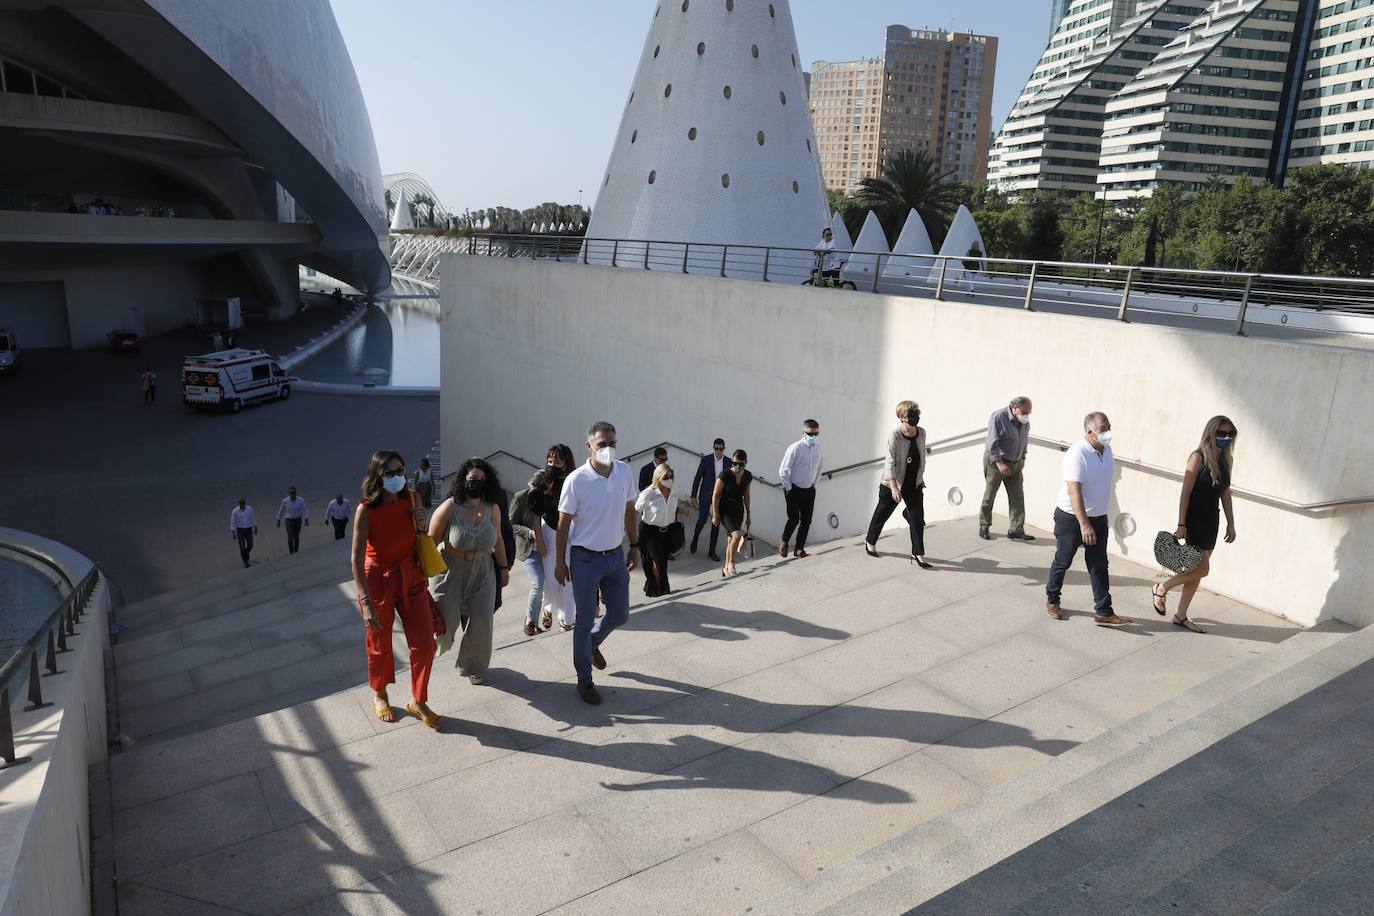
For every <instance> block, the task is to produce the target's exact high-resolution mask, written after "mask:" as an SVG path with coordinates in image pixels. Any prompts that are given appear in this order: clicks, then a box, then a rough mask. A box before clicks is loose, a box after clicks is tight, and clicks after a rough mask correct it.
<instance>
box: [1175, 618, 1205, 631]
mask: <svg viewBox="0 0 1374 916" xmlns="http://www.w3.org/2000/svg"><path fill="white" fill-rule="evenodd" d="M1169 622H1170V623H1172V624H1173V625H1174V626H1176V627H1183V629H1185V630H1189V631H1191V632H1193V633H1206V632H1207V631H1206V630H1204V629H1203V628H1202V627H1200V626H1198V625H1197V624H1195V623H1193V621H1192V620H1191V619H1190V618H1188V617H1184V618H1183V619H1182V620H1179V619H1178V618H1177V617H1173V618H1171V619H1170V621H1169Z"/></svg>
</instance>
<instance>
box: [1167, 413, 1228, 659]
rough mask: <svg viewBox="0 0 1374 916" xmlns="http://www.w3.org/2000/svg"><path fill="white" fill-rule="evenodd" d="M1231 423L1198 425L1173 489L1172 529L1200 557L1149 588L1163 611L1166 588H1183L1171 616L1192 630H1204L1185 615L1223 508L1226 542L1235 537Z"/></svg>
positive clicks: (1203, 574)
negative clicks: (1194, 445) (1198, 439)
mask: <svg viewBox="0 0 1374 916" xmlns="http://www.w3.org/2000/svg"><path fill="white" fill-rule="evenodd" d="M1235 443H1236V424H1234V423H1232V422H1231V418H1230V417H1221V416H1217V417H1213V418H1212V419H1210V420H1208V421H1207V425H1206V426H1204V427H1203V429H1202V441H1201V442H1200V443H1198V447H1197V449H1196V450H1195V451H1194V452H1193V453H1192V454H1191V455H1189V456H1188V464H1187V466H1186V467H1185V468H1184V471H1183V489H1182V490H1181V491H1180V493H1179V495H1178V518H1179V523H1178V529H1177V530H1176V531H1174V537H1175V538H1177V539H1179V540H1181V541H1183V542H1184V543H1186V544H1188V545H1190V546H1192V547H1196V548H1197V549H1198V550H1201V551H1202V562H1201V563H1199V564H1198V567H1197V569H1195V570H1193V571H1192V572H1186V573H1179V574H1178V575H1176V576H1171V577H1169V578H1168V579H1166V580H1164V582H1162V583H1160V584H1159V585H1156V586H1153V587H1152V588H1151V589H1150V592H1151V594H1152V595H1153V596H1154V602H1153V603H1154V607H1155V613H1157V614H1159V615H1161V616H1163V615H1164V614H1167V613H1168V612H1169V601H1168V595H1169V592H1170V591H1172V590H1173V589H1176V588H1182V589H1183V596H1182V597H1181V598H1179V600H1178V612H1177V613H1175V614H1174V616H1173V623H1174V625H1175V626H1180V627H1184V628H1185V629H1189V630H1192V631H1193V632H1194V633H1205V632H1206V631H1205V630H1203V629H1202V627H1200V626H1198V625H1197V624H1196V623H1194V622H1193V621H1192V620H1191V619H1190V618H1189V617H1188V607H1189V605H1191V604H1192V603H1193V596H1194V595H1196V594H1197V590H1198V586H1199V585H1201V584H1202V580H1203V579H1205V578H1207V574H1208V573H1209V572H1211V570H1212V563H1211V560H1212V551H1213V550H1215V549H1216V546H1217V535H1218V534H1220V529H1221V517H1220V516H1221V512H1222V511H1224V512H1225V513H1226V543H1228V544H1232V543H1235V540H1236V517H1235V513H1233V512H1232V511H1231V466H1232V463H1233V462H1234V460H1235V457H1234V456H1235Z"/></svg>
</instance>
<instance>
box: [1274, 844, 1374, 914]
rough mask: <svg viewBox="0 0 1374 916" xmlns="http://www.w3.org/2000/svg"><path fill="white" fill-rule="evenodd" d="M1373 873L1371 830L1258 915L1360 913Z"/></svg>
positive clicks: (1365, 905) (1366, 907) (1363, 910)
mask: <svg viewBox="0 0 1374 916" xmlns="http://www.w3.org/2000/svg"><path fill="white" fill-rule="evenodd" d="M1371 875H1374V833H1371V834H1370V835H1369V836H1366V837H1365V838H1364V839H1362V840H1361V841H1360V842H1358V843H1355V844H1354V845H1352V846H1350V848H1348V849H1347V850H1346V851H1345V852H1342V853H1341V854H1340V855H1338V856H1336V857H1335V858H1333V859H1332V860H1331V861H1330V862H1329V863H1328V864H1327V865H1325V866H1323V867H1322V868H1321V869H1319V870H1318V871H1317V872H1315V873H1314V874H1312V875H1311V876H1310V877H1308V878H1307V879H1305V880H1304V881H1303V882H1302V883H1301V884H1299V885H1298V886H1297V887H1295V888H1293V889H1292V890H1289V891H1285V892H1284V893H1283V894H1281V895H1279V897H1278V898H1276V899H1275V900H1274V901H1273V902H1272V903H1270V904H1269V905H1268V906H1266V907H1265V908H1264V909H1263V910H1261V911H1260V914H1261V916H1310V914H1312V913H1322V914H1324V916H1364V914H1366V913H1368V912H1369V900H1370V876H1371Z"/></svg>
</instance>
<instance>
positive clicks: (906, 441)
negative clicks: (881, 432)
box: [864, 401, 935, 569]
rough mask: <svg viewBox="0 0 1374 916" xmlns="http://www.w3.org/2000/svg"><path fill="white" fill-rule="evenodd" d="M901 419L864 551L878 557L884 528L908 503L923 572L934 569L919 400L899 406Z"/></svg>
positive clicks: (891, 439)
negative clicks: (928, 554)
mask: <svg viewBox="0 0 1374 916" xmlns="http://www.w3.org/2000/svg"><path fill="white" fill-rule="evenodd" d="M897 419H898V420H899V421H900V422H899V424H898V426H897V428H896V429H894V430H893V431H892V435H890V436H888V437H887V457H886V460H885V461H884V462H883V479H882V482H881V483H880V484H878V505H877V506H876V507H875V508H874V509H873V518H872V520H871V521H870V522H869V523H868V537H867V538H865V539H864V551H865V552H867V553H868V555H869V556H870V557H876V556H878V537H879V535H881V534H882V533H883V525H885V524H887V520H888V519H889V518H891V517H892V513H893V512H895V511H896V510H897V504H898V503H901V502H903V501H905V502H906V508H905V509H904V510H902V517H903V518H904V519H906V523H907V526H908V527H909V528H910V529H911V559H912V560H913V561H914V562H915V563H916V564H917V565H918V566H920V567H921V568H922V569H934V568H935V567H934V566H932V565H931V564H929V563H927V562H926V536H925V527H926V510H925V496H924V494H923V493H922V491H923V490H924V489H925V486H926V481H925V476H926V431H925V430H924V429H922V428H921V425H920V424H921V407H920V405H919V404H917V403H916V402H915V401H902V402H901V403H899V404H898V405H897Z"/></svg>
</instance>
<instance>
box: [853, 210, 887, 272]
mask: <svg viewBox="0 0 1374 916" xmlns="http://www.w3.org/2000/svg"><path fill="white" fill-rule="evenodd" d="M854 251H855V252H863V253H862V254H860V253H856V254H854V255H853V256H852V257H850V259H849V263H848V264H846V265H845V268H844V278H845V279H846V280H850V281H853V283H854V284H855V285H857V286H858V287H859V289H871V288H872V286H873V273H874V271H876V270H877V269H878V252H881V253H883V254H886V253H887V236H886V235H885V234H884V233H883V227H882V224H881V223H879V222H878V217H877V215H876V214H875V213H874V212H873V211H872V210H869V211H868V216H865V217H864V227H863V228H862V229H860V230H859V237H858V239H856V240H855V242H854ZM883 260H884V261H886V260H887V259H886V258H883ZM864 284H867V286H865V285H864Z"/></svg>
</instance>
